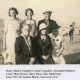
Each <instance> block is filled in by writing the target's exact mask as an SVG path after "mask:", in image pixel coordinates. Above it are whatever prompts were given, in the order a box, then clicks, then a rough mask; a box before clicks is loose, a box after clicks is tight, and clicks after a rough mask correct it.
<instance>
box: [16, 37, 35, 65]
mask: <svg viewBox="0 0 80 80" xmlns="http://www.w3.org/2000/svg"><path fill="white" fill-rule="evenodd" d="M30 39H31V47H32V48H31V52H32V53H31V54H30V51H29V48H28V46H27V44H26V41H25V39H24V37H23V36H19V37H17V38H16V43H15V53H16V64H28V63H29V58H30V57H36V55H35V43H34V39H33V38H32V37H30Z"/></svg>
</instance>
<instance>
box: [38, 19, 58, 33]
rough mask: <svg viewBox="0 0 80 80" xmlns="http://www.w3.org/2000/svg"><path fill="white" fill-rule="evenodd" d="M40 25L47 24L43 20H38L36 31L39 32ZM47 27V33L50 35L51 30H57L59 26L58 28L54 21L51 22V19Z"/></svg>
mask: <svg viewBox="0 0 80 80" xmlns="http://www.w3.org/2000/svg"><path fill="white" fill-rule="evenodd" d="M41 23H45V24H47V22H46V20H45V19H43V20H40V21H39V22H38V31H39V25H40V24H41ZM47 27H48V33H51V30H52V29H57V28H59V26H58V24H57V23H56V21H54V20H52V19H49V24H48V25H47Z"/></svg>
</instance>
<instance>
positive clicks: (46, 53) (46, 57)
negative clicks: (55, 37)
mask: <svg viewBox="0 0 80 80" xmlns="http://www.w3.org/2000/svg"><path fill="white" fill-rule="evenodd" d="M47 28H48V27H47V25H46V24H45V23H41V24H40V25H39V34H38V36H37V37H36V44H37V49H36V52H37V61H38V63H39V64H52V63H53V61H52V58H51V53H52V45H51V40H50V37H49V36H48V35H47Z"/></svg>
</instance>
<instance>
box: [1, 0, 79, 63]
mask: <svg viewBox="0 0 80 80" xmlns="http://www.w3.org/2000/svg"><path fill="white" fill-rule="evenodd" d="M0 10H1V11H0V65H45V64H49V65H50V64H51V65H56V64H60V65H62V64H80V0H0Z"/></svg>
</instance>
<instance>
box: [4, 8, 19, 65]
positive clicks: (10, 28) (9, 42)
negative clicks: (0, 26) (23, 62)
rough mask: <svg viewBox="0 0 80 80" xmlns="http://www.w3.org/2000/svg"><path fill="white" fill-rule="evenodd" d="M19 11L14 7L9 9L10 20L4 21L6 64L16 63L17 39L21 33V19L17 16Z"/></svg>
mask: <svg viewBox="0 0 80 80" xmlns="http://www.w3.org/2000/svg"><path fill="white" fill-rule="evenodd" d="M17 15H18V11H17V9H16V8H14V7H12V8H10V9H9V20H6V21H5V22H4V36H3V53H5V54H4V55H5V58H4V64H15V63H16V62H15V50H14V45H15V40H16V37H18V36H19V35H20V20H19V19H18V18H17V17H16V16H17Z"/></svg>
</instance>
